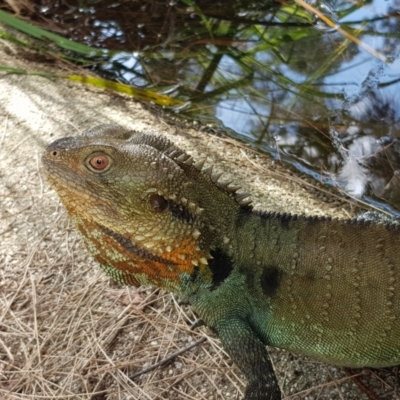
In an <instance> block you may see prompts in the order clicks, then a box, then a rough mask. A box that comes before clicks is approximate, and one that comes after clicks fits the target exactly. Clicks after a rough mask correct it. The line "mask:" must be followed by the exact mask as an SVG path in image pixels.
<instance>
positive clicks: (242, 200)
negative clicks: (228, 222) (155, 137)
mask: <svg viewBox="0 0 400 400" xmlns="http://www.w3.org/2000/svg"><path fill="white" fill-rule="evenodd" d="M167 156H168V157H170V158H172V159H173V160H174V161H177V162H178V163H182V164H185V165H188V166H190V167H193V168H194V169H195V170H196V171H198V172H200V173H201V174H203V175H205V176H207V177H209V179H210V180H211V182H212V183H214V184H215V185H216V186H217V187H218V188H219V189H220V190H222V191H224V192H226V193H228V194H229V195H232V196H233V197H234V199H235V200H236V201H237V202H238V203H239V204H240V205H241V206H243V207H250V203H251V199H250V194H249V193H238V191H239V190H240V189H241V186H237V185H234V184H232V182H231V181H220V178H221V177H222V175H223V172H213V169H214V166H213V165H209V166H207V167H204V164H205V162H206V158H202V159H200V160H198V161H196V162H195V161H194V160H193V158H192V157H191V156H189V155H188V154H187V153H184V152H183V151H182V150H180V149H179V150H178V151H177V150H173V151H172V152H171V153H169V154H167Z"/></svg>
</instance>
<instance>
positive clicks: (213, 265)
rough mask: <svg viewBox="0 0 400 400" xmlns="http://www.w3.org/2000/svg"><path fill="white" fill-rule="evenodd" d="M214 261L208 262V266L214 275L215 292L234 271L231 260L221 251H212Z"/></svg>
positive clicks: (213, 288)
mask: <svg viewBox="0 0 400 400" xmlns="http://www.w3.org/2000/svg"><path fill="white" fill-rule="evenodd" d="M211 255H212V257H213V258H212V259H210V260H208V265H209V267H210V270H211V273H212V287H211V290H215V289H216V288H217V287H218V286H219V285H220V284H221V283H222V282H224V280H225V279H226V278H228V277H229V275H230V274H231V272H232V271H233V263H232V260H231V258H230V257H229V256H228V255H227V254H226V253H224V252H223V251H222V250H221V249H219V248H217V249H216V250H213V251H211Z"/></svg>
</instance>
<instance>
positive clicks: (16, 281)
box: [0, 41, 396, 400]
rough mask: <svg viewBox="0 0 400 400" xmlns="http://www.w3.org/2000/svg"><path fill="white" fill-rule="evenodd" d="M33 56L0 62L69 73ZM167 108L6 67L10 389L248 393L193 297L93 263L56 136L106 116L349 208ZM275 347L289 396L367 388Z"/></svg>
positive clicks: (0, 88) (1, 105) (10, 394)
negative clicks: (58, 190) (58, 159)
mask: <svg viewBox="0 0 400 400" xmlns="http://www.w3.org/2000/svg"><path fill="white" fill-rule="evenodd" d="M28 55H29V54H28V53H25V52H21V50H19V49H18V48H16V47H14V46H13V45H10V44H9V43H7V42H4V41H3V42H2V41H0V64H1V65H8V66H12V67H19V68H23V69H27V70H45V69H51V70H53V71H56V72H58V73H62V72H63V71H62V68H64V67H61V66H59V65H57V63H55V64H53V65H52V66H48V65H47V66H46V65H44V64H40V63H37V62H36V61H35V59H32V57H27V56H28ZM27 58H30V60H29V61H27ZM160 115H161V113H160V112H158V113H157V112H154V110H153V112H150V111H149V110H148V109H146V108H144V107H143V106H142V105H141V104H140V103H138V102H135V101H134V100H132V99H130V98H127V97H122V96H116V95H114V94H111V93H109V92H105V91H101V90H95V89H91V88H87V87H84V86H81V85H78V84H72V83H68V82H67V81H62V80H51V79H47V78H42V77H37V76H24V75H6V74H3V75H0V204H1V205H0V399H82V400H83V399H96V400H97V399H99V400H100V399H126V400H127V399H135V400H136V399H138V400H139V399H204V400H206V399H207V400H211V399H238V398H241V394H242V393H243V389H244V381H243V377H242V375H241V374H240V372H239V371H238V369H237V368H236V367H235V366H233V365H232V362H231V361H230V360H229V358H228V357H227V356H226V355H225V354H224V352H223V351H222V350H221V347H220V343H219V341H218V339H217V338H216V337H215V336H213V334H212V333H211V332H210V331H209V330H208V329H207V328H205V327H201V328H198V329H196V330H194V331H191V330H190V328H189V326H190V323H191V322H192V321H194V320H195V316H194V315H193V313H192V312H191V310H190V307H188V306H182V305H179V304H178V302H177V301H176V299H174V298H173V297H172V296H171V295H169V294H167V293H164V292H160V291H158V290H153V289H149V288H126V287H122V286H118V285H116V284H113V283H112V282H111V281H110V280H109V279H108V278H107V277H106V276H104V274H103V273H102V272H101V271H100V270H99V268H98V267H97V265H96V264H95V263H94V262H93V261H92V260H91V259H90V257H89V256H88V254H87V252H86V250H85V249H84V247H83V245H82V242H81V240H80V238H79V236H78V234H77V232H76V231H75V229H74V227H73V226H72V225H71V224H70V222H69V221H68V219H67V216H66V213H65V211H64V209H63V207H62V206H61V204H60V202H59V200H58V198H57V196H56V195H55V193H54V192H53V191H52V190H50V188H49V186H48V185H47V183H46V181H45V179H44V176H43V173H42V172H41V166H40V156H41V153H42V151H43V148H44V146H45V145H46V144H47V143H49V142H51V141H52V140H54V139H56V138H60V137H63V136H67V135H75V134H78V133H79V132H80V131H82V130H84V129H87V128H89V127H91V126H93V125H96V124H99V123H110V122H112V123H119V124H121V125H123V126H126V127H129V128H132V129H136V130H140V131H152V132H156V133H160V134H163V135H167V136H168V137H169V138H170V139H171V140H173V141H174V142H175V143H177V144H178V145H179V146H181V147H184V148H185V149H187V151H189V152H190V153H192V154H193V155H194V156H195V157H199V156H204V155H206V156H207V159H208V160H209V162H210V163H214V164H215V165H216V166H217V169H221V170H223V171H226V172H227V175H229V174H231V175H232V177H234V181H235V182H237V183H240V184H241V185H242V186H243V188H244V190H245V191H249V192H251V193H253V194H254V196H253V199H254V201H253V203H254V204H255V206H256V207H257V208H261V209H268V210H275V211H285V212H294V213H307V214H318V215H336V216H342V217H345V216H347V215H348V214H349V213H351V207H350V206H349V205H348V204H346V203H343V202H341V201H339V200H337V199H336V198H334V197H331V196H329V195H326V194H323V193H322V194H321V192H319V191H317V190H314V189H312V188H310V187H308V186H307V185H305V184H299V183H297V180H298V179H297V177H296V175H294V174H293V173H290V172H288V171H287V170H286V169H285V168H283V167H282V166H281V165H279V163H277V162H274V161H272V160H270V159H269V158H268V157H265V156H260V155H256V154H255V153H253V152H251V151H249V150H247V149H246V147H245V146H242V147H240V146H238V145H234V144H232V143H231V141H229V140H226V139H224V138H220V137H217V136H212V135H209V134H207V133H205V132H201V131H199V130H195V129H192V128H183V127H182V126H181V125H182V124H172V123H171V122H170V121H169V122H167V120H165V119H163V118H162V117H161V116H160ZM314 184H315V182H314ZM204 337H205V338H206V340H204V341H202V338H204ZM197 341H199V342H200V343H197ZM180 350H183V351H181V352H180V353H179V354H178V355H177V356H176V357H174V358H172V359H169V358H168V357H170V356H171V355H172V354H174V353H175V352H178V351H180ZM271 354H272V357H273V362H274V366H275V368H276V373H277V376H278V378H279V382H280V384H281V387H282V388H283V391H284V393H285V395H286V396H287V398H291V399H301V398H304V399H317V398H318V399H363V398H367V397H365V395H362V393H361V391H360V390H359V389H358V388H357V387H356V386H355V384H354V383H353V382H352V381H351V380H350V379H349V378H348V377H347V376H346V375H345V373H344V372H343V371H342V370H341V369H339V368H335V367H331V366H327V365H323V364H320V363H317V362H315V361H313V360H308V359H304V358H300V357H297V356H294V355H292V354H290V353H287V352H285V351H280V350H274V349H273V350H271ZM157 363H159V364H157ZM152 366H154V368H151V367H152ZM147 368H149V370H146V369H147ZM144 370H145V371H144ZM356 373H357V374H361V375H362V374H363V373H362V372H361V371H357V372H356ZM366 374H367V375H366V381H369V382H370V385H372V386H373V387H375V388H376V390H380V392H378V393H382V392H385V393H387V394H386V397H385V398H388V399H391V398H396V395H393V394H392V393H393V387H395V385H396V381H395V376H396V370H395V369H392V370H385V371H384V372H383V376H384V379H385V380H386V381H387V382H388V384H387V385H385V384H383V383H381V381H380V380H379V379H375V378H374V374H373V373H371V372H367V373H366ZM388 385H391V386H392V387H390V386H388Z"/></svg>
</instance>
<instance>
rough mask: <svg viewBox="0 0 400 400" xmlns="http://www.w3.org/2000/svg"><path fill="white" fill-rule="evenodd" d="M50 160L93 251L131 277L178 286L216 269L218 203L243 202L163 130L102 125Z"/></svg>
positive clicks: (57, 185) (63, 144)
mask: <svg viewBox="0 0 400 400" xmlns="http://www.w3.org/2000/svg"><path fill="white" fill-rule="evenodd" d="M42 159H43V164H44V166H45V171H46V174H47V177H48V180H49V182H50V184H51V185H52V187H53V188H54V189H55V190H56V191H57V193H58V195H59V196H60V198H61V201H62V202H63V204H64V206H65V207H66V209H67V210H68V213H69V215H70V217H71V218H72V219H73V221H74V222H75V223H76V224H77V227H78V229H79V230H80V231H81V233H82V235H83V237H84V240H85V242H86V244H87V246H88V248H89V251H90V252H91V253H92V255H93V256H94V257H95V259H96V260H97V261H98V262H100V264H101V265H102V267H103V268H104V269H106V271H107V272H108V273H109V274H111V275H112V276H113V277H114V278H115V279H116V280H118V281H120V282H124V283H131V284H139V283H140V284H143V283H151V284H155V285H157V286H160V287H166V288H168V289H172V290H174V289H176V286H177V285H178V284H179V281H180V279H182V276H181V274H186V275H187V276H193V275H194V274H196V275H198V274H199V273H202V274H209V269H208V261H207V260H208V259H209V258H210V257H211V255H210V250H211V249H212V247H213V245H212V242H213V241H214V240H215V238H214V236H215V235H214V233H213V232H214V227H213V226H212V221H213V217H212V216H213V215H214V218H215V213H218V212H221V211H220V210H219V209H218V208H216V204H218V203H221V204H222V207H229V206H232V207H237V208H238V209H239V208H240V205H239V203H238V202H237V201H236V200H235V196H234V194H232V193H231V191H229V190H228V189H226V190H224V189H222V188H219V187H218V186H217V185H215V184H214V183H213V181H212V178H211V175H210V174H209V173H206V172H204V171H201V167H199V166H198V165H195V164H193V162H192V160H191V159H190V158H189V156H188V155H187V154H186V153H184V152H183V151H182V150H180V149H179V148H177V147H176V146H174V145H173V144H171V143H170V142H169V141H168V140H167V139H165V138H164V137H161V136H156V135H150V134H142V133H137V132H134V131H128V130H125V129H123V128H120V127H118V126H114V125H102V126H99V127H95V128H93V129H91V130H89V131H88V132H86V133H84V134H83V135H80V136H77V137H67V138H63V139H59V140H56V141H55V142H53V143H51V144H50V145H49V146H48V147H47V148H46V151H45V153H44V155H43V158H42ZM226 201H228V203H226Z"/></svg>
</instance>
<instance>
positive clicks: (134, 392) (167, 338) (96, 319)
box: [0, 217, 241, 400]
mask: <svg viewBox="0 0 400 400" xmlns="http://www.w3.org/2000/svg"><path fill="white" fill-rule="evenodd" d="M51 225H54V226H55V225H57V228H56V229H54V230H53V229H52V230H51V232H46V234H45V235H44V236H42V237H41V238H40V239H39V240H38V241H36V242H31V243H29V242H25V243H24V245H23V246H22V247H26V251H25V252H24V253H23V252H20V254H19V256H20V260H24V262H23V264H24V268H23V270H19V271H16V270H15V269H14V268H13V265H12V264H9V263H7V264H2V265H3V266H4V270H2V276H1V296H0V310H1V313H0V398H2V399H50V398H51V399H67V398H71V399H82V400H83V399H102V398H107V399H163V398H171V399H172V398H176V399H179V398H185V399H190V398H196V399H210V391H212V393H221V395H222V392H224V390H225V389H224V388H225V387H226V386H227V383H228V382H229V379H231V380H232V382H231V383H232V385H233V386H236V387H238V388H240V387H241V384H240V383H239V379H238V377H236V376H235V375H234V374H231V373H230V374H229V375H228V376H229V378H226V379H224V378H222V375H221V374H217V373H216V372H218V371H221V369H222V370H225V369H228V368H229V369H230V368H231V365H228V363H227V361H226V357H223V355H222V350H221V348H220V346H219V344H218V342H216V341H215V340H214V339H213V338H209V340H208V341H207V343H203V342H201V341H200V343H198V346H195V347H193V348H192V349H189V350H188V351H187V352H182V354H180V355H178V356H177V357H175V358H173V359H172V360H170V362H169V363H167V364H166V363H161V364H162V365H161V366H159V367H158V368H155V369H152V370H150V371H148V372H146V371H145V372H144V373H141V371H142V370H143V369H146V368H148V367H149V366H151V365H153V364H156V363H160V362H161V361H163V360H164V359H166V358H168V357H169V356H170V355H171V354H173V353H175V352H177V351H179V350H182V349H185V348H189V347H190V346H191V345H192V344H193V343H194V342H195V341H197V340H198V339H199V338H201V337H202V336H203V335H204V333H200V332H197V330H196V332H193V331H191V330H190V329H189V328H188V324H189V321H193V320H194V319H195V317H194V316H193V315H192V313H191V312H190V308H186V307H181V306H179V305H178V304H177V303H176V301H174V299H173V298H172V297H171V296H170V295H168V294H164V293H160V292H159V291H157V290H145V289H136V288H122V287H116V286H113V285H110V282H109V280H108V279H107V278H106V277H104V276H103V274H102V273H101V272H100V270H99V269H98V267H97V266H94V265H93V264H92V262H90V261H89V260H88V259H87V257H86V252H85V251H84V249H83V248H82V245H81V243H80V240H78V238H77V234H76V233H75V232H74V231H73V230H72V229H71V227H70V225H69V223H68V221H66V219H65V218H64V217H62V218H59V217H55V218H54V224H50V226H51ZM53 228H54V227H53ZM2 250H4V249H2ZM5 261H6V260H4V259H3V260H2V263H4V262H5ZM16 272H18V273H16ZM199 331H200V330H199ZM134 375H136V376H135V377H133V376H134ZM232 385H229V386H232ZM201 388H209V389H208V390H202V389H201ZM223 396H224V397H229V394H228V393H226V392H224V394H223ZM211 398H212V397H211Z"/></svg>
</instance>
